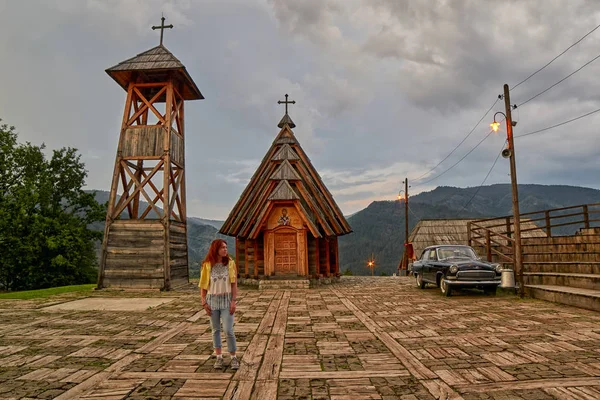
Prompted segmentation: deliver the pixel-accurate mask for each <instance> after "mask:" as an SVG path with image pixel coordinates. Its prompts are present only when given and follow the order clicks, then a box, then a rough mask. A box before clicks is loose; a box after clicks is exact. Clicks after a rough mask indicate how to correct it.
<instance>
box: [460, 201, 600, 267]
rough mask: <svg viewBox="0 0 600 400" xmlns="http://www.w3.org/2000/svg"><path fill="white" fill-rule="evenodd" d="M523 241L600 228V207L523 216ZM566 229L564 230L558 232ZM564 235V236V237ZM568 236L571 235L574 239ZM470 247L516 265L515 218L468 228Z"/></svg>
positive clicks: (501, 219) (488, 221)
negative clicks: (514, 252) (567, 231)
mask: <svg viewBox="0 0 600 400" xmlns="http://www.w3.org/2000/svg"><path fill="white" fill-rule="evenodd" d="M519 221H520V223H521V241H523V240H524V239H529V238H533V237H553V235H555V236H565V234H564V232H566V231H565V227H569V228H571V229H570V231H573V233H575V231H577V230H579V229H582V228H583V229H589V228H593V227H598V226H600V203H594V204H583V205H578V206H571V207H563V208H555V209H550V210H543V211H535V212H529V213H524V214H521V215H520V218H519ZM557 228H562V230H560V229H557ZM560 233H563V234H562V235H561V234H560ZM573 233H571V234H567V235H572V234H573ZM467 234H468V240H469V245H470V246H480V247H483V248H485V250H486V257H487V260H488V261H491V260H492V256H493V255H496V256H497V257H498V258H499V259H500V260H502V261H503V262H506V263H514V257H513V248H514V244H515V240H514V238H513V236H514V218H513V217H512V216H506V217H498V218H488V219H482V220H478V221H472V222H469V223H468V224H467Z"/></svg>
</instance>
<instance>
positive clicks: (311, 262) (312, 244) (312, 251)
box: [308, 234, 319, 276]
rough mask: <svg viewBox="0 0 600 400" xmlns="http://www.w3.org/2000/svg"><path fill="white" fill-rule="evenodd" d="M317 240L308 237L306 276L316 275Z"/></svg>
mask: <svg viewBox="0 0 600 400" xmlns="http://www.w3.org/2000/svg"><path fill="white" fill-rule="evenodd" d="M318 241H319V239H317V238H314V237H313V236H312V235H310V234H309V235H308V275H309V276H313V275H315V274H317V257H318V254H317V246H318Z"/></svg>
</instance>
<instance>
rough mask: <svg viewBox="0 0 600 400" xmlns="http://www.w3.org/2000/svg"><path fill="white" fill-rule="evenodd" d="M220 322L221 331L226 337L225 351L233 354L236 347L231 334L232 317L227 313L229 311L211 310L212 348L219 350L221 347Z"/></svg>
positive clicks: (233, 336) (233, 335)
mask: <svg viewBox="0 0 600 400" xmlns="http://www.w3.org/2000/svg"><path fill="white" fill-rule="evenodd" d="M221 321H223V329H224V330H225V335H226V336H227V351H229V352H230V353H235V351H236V350H237V346H236V343H235V334H234V333H233V315H231V313H230V312H229V309H223V310H212V315H211V316H210V328H211V329H212V335H213V347H214V348H215V349H220V348H221V347H222V345H221Z"/></svg>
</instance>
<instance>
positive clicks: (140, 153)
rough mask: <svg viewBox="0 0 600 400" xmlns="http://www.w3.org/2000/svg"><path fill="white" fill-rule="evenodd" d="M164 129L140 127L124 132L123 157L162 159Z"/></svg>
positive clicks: (159, 127) (160, 127)
mask: <svg viewBox="0 0 600 400" xmlns="http://www.w3.org/2000/svg"><path fill="white" fill-rule="evenodd" d="M164 135H165V129H164V128H163V127H162V126H140V127H131V128H127V129H126V130H125V138H124V140H123V141H122V149H121V150H122V152H123V157H125V158H128V157H157V158H160V157H162V155H163V153H164V150H163V146H164Z"/></svg>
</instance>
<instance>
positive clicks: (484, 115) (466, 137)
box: [411, 97, 500, 181]
mask: <svg viewBox="0 0 600 400" xmlns="http://www.w3.org/2000/svg"><path fill="white" fill-rule="evenodd" d="M499 99H500V97H498V98H497V99H496V101H494V104H492V105H491V107H490V108H488V110H487V111H486V112H485V114H483V116H482V117H481V119H480V120H479V121H477V124H475V126H474V127H473V129H471V131H470V132H469V133H468V134H467V136H465V138H464V139H463V140H461V142H460V143H459V144H458V145H457V146H456V147H455V148H454V150H452V151H451V152H450V153H449V154H448V155H447V156H446V157H444V159H443V160H442V161H440V162H439V163H437V164H436V166H435V167H433V168H431V169H430V170H429V171H427V172H425V173H424V174H423V175H421V176H419V177H418V178H414V179H411V181H418V180H419V179H421V178H422V177H424V176H425V175H427V174H429V173H430V172H431V171H433V170H434V169H436V168H437V167H439V166H440V164H441V163H443V162H444V161H446V160H447V159H448V157H450V156H451V155H452V154H454V152H455V151H456V150H457V149H458V148H459V147H460V145H462V144H463V143H464V142H465V140H467V139H468V138H469V136H471V134H472V133H473V132H475V129H477V127H478V126H479V124H480V123H481V121H483V119H484V118H485V117H486V116H487V115H488V114H489V112H490V111H491V110H492V108H494V106H495V105H496V103H497V102H498V100H499Z"/></svg>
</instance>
